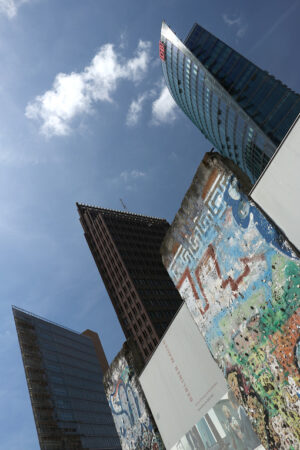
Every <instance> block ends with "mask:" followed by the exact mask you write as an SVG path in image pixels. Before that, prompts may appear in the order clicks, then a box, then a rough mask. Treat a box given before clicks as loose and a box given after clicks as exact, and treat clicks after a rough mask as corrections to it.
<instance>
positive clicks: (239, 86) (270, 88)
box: [159, 22, 300, 182]
mask: <svg viewBox="0 0 300 450" xmlns="http://www.w3.org/2000/svg"><path fill="white" fill-rule="evenodd" d="M159 45H160V47H159V54H160V58H161V60H162V68H163V73H164V77H165V80H166V83H167V86H168V88H169V90H170V93H171V95H172V96H173V98H174V100H175V101H176V103H177V104H178V105H179V106H180V108H181V109H182V110H183V111H184V112H185V114H186V115H187V116H188V117H189V118H190V119H191V120H192V122H193V123H194V124H195V125H196V126H197V127H198V128H199V129H200V131H201V132H202V133H203V134H204V136H205V137H206V138H207V139H208V140H210V141H211V143H212V144H213V145H214V146H215V148H216V149H217V150H219V152H220V153H221V154H223V155H224V156H227V157H229V158H230V159H232V160H233V161H234V162H235V163H236V164H237V165H238V166H239V167H240V168H241V169H242V170H244V171H245V172H246V173H247V175H249V177H250V179H251V180H252V182H254V181H255V180H256V179H257V178H258V176H259V175H260V173H261V172H262V170H263V169H264V167H265V166H266V164H267V162H268V161H269V159H270V158H271V156H272V155H273V154H274V152H275V149H276V147H277V146H278V145H279V143H280V142H281V140H282V139H283V137H284V136H285V134H286V133H287V131H288V129H289V128H290V127H291V125H292V124H293V122H294V120H295V119H296V117H297V115H298V114H299V113H300V95H298V94H296V93H295V92H293V91H292V90H291V89H289V88H288V87H287V86H285V85H284V84H283V83H281V81H279V80H276V79H275V78H274V77H273V76H272V75H270V74H269V73H268V72H266V71H264V70H262V69H260V68H259V67H257V66H256V65H255V64H253V63H252V62H250V61H249V60H247V59H246V58H244V57H243V56H242V55H240V54H239V53H238V52H236V51H235V50H233V49H232V48H230V47H229V46H228V45H226V44H225V43H224V42H222V41H220V39H218V38H217V37H215V36H214V35H213V34H211V33H209V32H208V31H206V30H205V29H204V28H202V27H200V26H199V25H198V24H195V25H194V26H193V28H192V29H191V31H190V33H189V35H188V36H187V38H186V40H185V42H184V43H183V42H182V41H180V39H178V37H177V36H176V35H175V33H174V32H173V31H172V30H171V29H170V28H169V27H168V26H167V25H166V23H164V22H163V24H162V29H161V40H160V44H159Z"/></svg>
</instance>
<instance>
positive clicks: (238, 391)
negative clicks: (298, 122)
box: [162, 155, 300, 450]
mask: <svg viewBox="0 0 300 450" xmlns="http://www.w3.org/2000/svg"><path fill="white" fill-rule="evenodd" d="M209 158H210V159H209ZM162 249H163V250H162V252H163V260H164V263H165V265H166V267H167V269H168V271H169V274H170V276H171V278H172V279H173V281H174V283H175V284H176V285H177V287H178V289H179V291H180V293H181V295H182V297H183V298H184V300H185V301H186V303H187V305H188V307H189V309H190V311H191V313H192V315H193V317H194V319H195V321H196V323H197V325H198V326H199V328H200V330H201V332H202V333H203V335H204V337H205V340H206V342H207V345H208V347H209V349H210V351H211V353H212V355H213V357H214V358H215V360H216V361H217V363H218V364H219V366H220V367H221V368H222V369H223V371H224V374H225V376H226V377H227V381H228V384H229V386H230V387H231V388H232V390H233V391H234V393H235V395H236V397H237V399H238V400H239V401H240V403H241V404H243V405H244V407H245V409H246V411H247V413H248V415H249V417H250V419H251V420H252V423H253V425H254V428H255V429H256V432H257V434H258V435H259V437H260V439H261V443H262V444H263V446H264V447H265V448H268V449H274V448H282V449H294V450H295V449H299V448H300V445H299V442H300V422H299V413H300V389H299V380H300V372H299V342H300V333H299V329H300V262H299V258H297V256H296V255H295V254H294V253H293V251H292V250H291V248H290V247H289V245H288V243H287V242H286V241H285V240H284V238H283V237H282V235H281V234H280V233H279V232H278V231H277V229H276V228H275V227H274V226H273V225H272V224H271V223H270V222H269V221H268V220H267V219H266V218H265V217H264V215H263V214H262V213H261V212H260V211H259V210H258V209H257V208H256V206H255V204H254V203H253V202H251V201H250V200H249V198H248V196H247V195H245V194H244V193H243V190H242V189H241V187H240V185H239V181H238V179H237V178H236V176H235V175H234V174H233V173H232V172H231V171H230V170H229V169H228V167H227V166H226V164H225V162H224V159H222V158H221V157H220V156H219V155H218V156H216V155H212V156H210V157H208V156H207V157H206V161H205V164H201V165H200V167H199V169H198V173H197V175H196V177H195V179H194V182H193V184H192V186H191V188H190V190H189V191H188V193H187V195H186V197H185V199H184V201H183V204H182V207H181V209H180V210H179V212H178V214H177V216H176V218H175V220H174V223H173V225H172V226H171V228H170V230H169V232H168V233H167V236H166V238H165V242H164V244H163V247H162Z"/></svg>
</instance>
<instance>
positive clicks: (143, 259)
mask: <svg viewBox="0 0 300 450" xmlns="http://www.w3.org/2000/svg"><path fill="white" fill-rule="evenodd" d="M77 208H78V212H79V215H80V222H81V224H82V227H83V229H84V234H85V238H86V240H87V243H88V245H89V247H90V250H91V252H92V255H93V257H94V260H95V262H96V264H97V267H98V270H99V272H100V275H101V277H102V280H103V282H104V284H105V287H106V289H107V292H108V295H109V296H110V299H111V301H112V304H113V306H114V308H115V311H116V313H117V316H118V319H119V321H120V324H121V327H122V329H123V331H124V334H125V336H126V338H127V339H128V338H130V337H131V338H132V339H133V340H134V342H135V343H136V344H137V346H138V348H139V350H140V352H141V354H142V356H143V358H144V361H146V360H147V359H148V357H149V355H150V353H152V351H153V350H154V348H155V347H156V346H157V344H158V342H159V340H160V338H161V336H162V335H163V333H164V331H165V330H166V328H167V327H168V325H169V323H170V322H171V320H172V319H173V317H174V315H175V314H176V312H177V310H178V309H179V307H180V305H181V302H182V300H181V297H180V295H179V293H178V291H177V289H176V288H175V286H174V284H173V282H172V281H171V279H170V277H169V274H168V273H167V271H166V269H165V268H164V266H163V264H162V260H161V255H160V245H161V243H162V240H163V238H164V236H165V234H166V231H167V230H168V228H169V224H168V222H167V221H166V220H164V219H157V218H154V217H147V216H142V215H139V214H131V213H127V212H120V211H113V210H111V209H105V208H97V207H94V206H88V205H82V204H78V203H77Z"/></svg>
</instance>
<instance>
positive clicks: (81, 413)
mask: <svg viewBox="0 0 300 450" xmlns="http://www.w3.org/2000/svg"><path fill="white" fill-rule="evenodd" d="M13 314H14V319H15V323H16V328H17V333H18V338H19V343H20V348H21V353H22V359H23V364H24V369H25V375H26V379H27V385H28V389H29V394H30V400H31V405H32V409H33V414H34V419H35V424H36V428H37V433H38V438H39V442H40V447H41V449H42V450H62V449H64V450H72V449H78V450H79V449H82V450H83V449H87V450H88V449H97V450H100V449H103V450H104V449H106V450H108V449H110V450H121V445H120V441H119V438H118V435H117V432H116V429H115V426H114V422H113V418H112V415H111V411H110V408H109V405H108V403H107V399H106V395H105V392H104V387H103V381H102V378H103V372H102V369H101V364H102V365H103V364H104V367H107V361H106V358H105V355H104V352H103V350H102V346H101V343H100V341H99V337H97V336H98V335H97V334H96V333H93V332H91V331H90V330H87V332H85V334H80V333H76V332H75V331H71V330H69V329H67V328H64V327H61V326H59V325H56V324H55V323H53V322H49V321H47V320H45V319H42V318H40V317H37V316H35V315H33V314H31V313H28V312H26V311H23V310H21V309H19V308H16V307H13ZM89 336H91V337H89ZM97 341H98V342H97Z"/></svg>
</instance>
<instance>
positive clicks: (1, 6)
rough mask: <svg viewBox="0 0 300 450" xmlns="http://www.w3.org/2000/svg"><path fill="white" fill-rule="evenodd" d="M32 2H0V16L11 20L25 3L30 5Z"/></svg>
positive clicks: (5, 0) (14, 0)
mask: <svg viewBox="0 0 300 450" xmlns="http://www.w3.org/2000/svg"><path fill="white" fill-rule="evenodd" d="M29 1H30V0H0V14H4V15H5V16H7V17H8V18H9V19H12V18H13V17H15V16H16V15H17V12H18V9H19V7H20V6H21V5H22V4H23V3H28V2H29Z"/></svg>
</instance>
